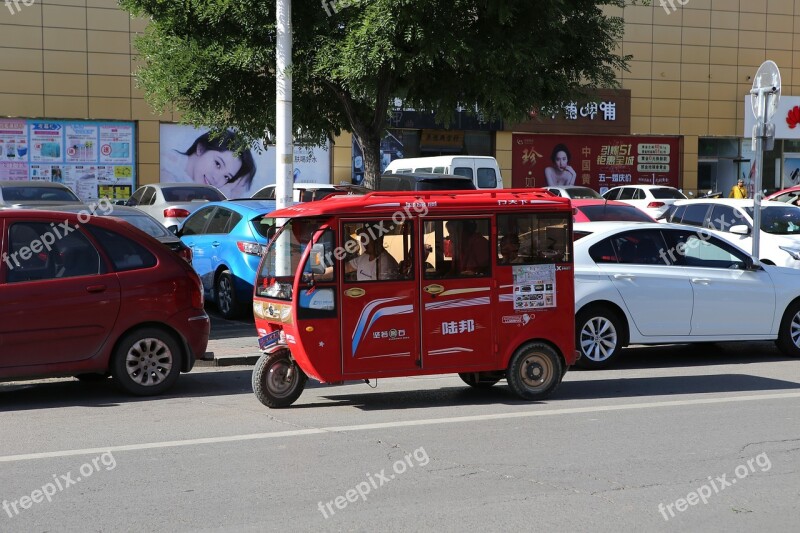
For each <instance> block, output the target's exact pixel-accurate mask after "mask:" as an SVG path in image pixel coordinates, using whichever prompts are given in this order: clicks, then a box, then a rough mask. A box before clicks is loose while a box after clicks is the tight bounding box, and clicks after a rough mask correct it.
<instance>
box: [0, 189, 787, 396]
mask: <svg viewBox="0 0 800 533" xmlns="http://www.w3.org/2000/svg"><path fill="white" fill-rule="evenodd" d="M403 177H404V179H406V180H408V183H412V184H420V183H428V182H429V180H434V181H435V180H440V179H444V180H449V179H451V177H449V176H446V175H441V174H437V175H421V174H405V175H403ZM452 179H454V180H465V181H466V182H469V184H470V185H472V183H471V182H470V180H469V179H468V178H464V177H460V176H453V177H452ZM22 183H23V184H25V183H26V182H22ZM195 187H197V188H199V189H202V190H200V191H195V192H194V193H190V189H194V188H195ZM413 187H414V188H417V187H419V185H413ZM65 189H66V190H65ZM207 189H211V190H210V191H207ZM564 189H565V190H563V191H562V190H559V191H551V193H554V192H558V193H559V194H560V195H564V196H567V195H570V194H574V195H575V196H581V195H583V194H585V193H583V192H582V191H580V190H577V191H571V190H566V189H575V188H564ZM655 189H657V187H656V188H653V187H650V188H648V191H650V193H651V194H654V197H655V198H658V195H662V196H665V195H666V193H660V192H658V191H655V192H653V191H654V190H655ZM300 190H301V191H302V190H303V188H300ZM308 190H315V191H316V190H324V187H320V188H309V189H308ZM204 191H205V192H206V193H207V195H206V196H203V194H204ZM214 191H215V189H213V188H210V187H207V186H203V185H199V186H194V185H186V184H182V185H180V186H175V187H173V186H172V185H170V184H160V185H153V186H145V187H143V188H142V189H140V190H138V191H137V194H135V195H134V196H135V197H136V198H137V200H134V202H131V203H137V202H139V201H141V202H142V203H143V204H146V205H145V207H150V208H152V209H157V208H156V207H155V206H158V205H167V204H169V206H168V207H164V208H163V210H162V212H161V220H160V221H159V220H156V219H154V218H153V217H151V216H150V215H148V214H147V213H146V212H145V210H144V209H141V206H139V205H137V207H136V208H134V207H126V206H113V209H110V210H108V211H102V210H99V209H97V208H96V206H95V208H94V212H93V214H95V215H105V216H93V217H88V219H87V218H85V217H83V216H82V214H83V213H85V212H86V210H87V209H89V208H88V207H87V206H85V205H83V204H81V203H79V202H80V201H79V200H77V197H75V195H74V194H73V193H72V192H71V191H70V190H69V189H68V188H66V187H64V186H62V185H60V184H35V185H32V184H30V183H27V184H25V185H20V182H0V194H2V199H3V201H2V203H0V256H2V257H3V258H4V259H3V261H2V262H0V299H2V301H3V302H4V304H5V305H4V306H2V308H0V345H2V346H3V354H4V357H3V358H2V360H0V379H11V378H18V377H30V376H65V375H66V376H69V375H72V376H76V377H78V378H79V379H82V380H90V379H102V378H105V377H106V376H109V375H111V376H113V378H114V380H115V381H116V382H117V383H118V385H119V386H120V387H121V388H122V389H123V390H125V391H127V392H129V393H132V394H137V395H151V394H159V393H162V392H164V391H166V390H167V389H168V388H169V387H171V386H172V385H173V384H174V383H175V381H176V380H177V379H178V375H179V374H180V372H187V371H189V370H191V368H192V366H193V365H194V361H195V360H196V359H197V358H198V357H201V356H202V355H203V353H204V352H205V349H206V345H207V342H208V336H209V328H210V326H209V319H208V316H207V315H206V313H205V311H204V309H203V306H204V302H205V301H206V298H207V299H208V300H210V301H213V302H215V303H216V304H217V306H218V308H219V310H220V313H221V314H222V316H223V317H226V318H233V317H235V316H237V315H238V314H240V313H241V312H242V311H244V310H245V309H247V308H249V307H250V303H251V300H252V295H253V283H254V280H255V278H256V272H257V266H258V262H259V259H260V257H261V255H262V253H263V250H264V247H265V246H266V244H267V243H268V241H269V239H270V237H271V236H272V234H273V232H274V229H275V228H274V222H273V220H272V219H270V218H269V216H268V215H269V213H271V212H272V211H273V210H274V209H275V202H274V201H271V200H260V199H255V198H251V199H242V200H224V199H220V200H213V201H212V200H211V198H219V196H216V195H215V194H214ZM355 192H356V193H358V192H363V191H361V190H358V191H355ZM139 193H141V194H139ZM326 193H328V194H334V195H341V194H353V193H354V191H352V190H348V189H347V188H335V189H334V190H333V191H326ZM192 194H195V196H192ZM197 194H199V196H197ZM617 196H619V195H617ZM170 198H171V199H172V201H173V202H174V203H171V202H170V201H168V199H170ZM311 199H316V198H311ZM664 199H666V200H674V201H671V202H669V206H668V208H667V209H666V211H665V212H664V214H663V215H662V217H661V220H662V223H660V224H659V223H657V222H655V221H654V220H653V218H652V217H650V216H649V215H647V214H646V213H645V210H642V209H641V208H637V207H634V205H632V204H631V203H630V202H625V201H614V200H608V199H605V198H576V199H573V200H572V205H573V219H574V222H575V224H574V236H575V239H576V240H575V243H574V261H575V268H574V270H575V312H576V323H575V335H576V346H577V348H578V349H579V350H580V352H581V355H582V357H581V358H580V360H579V362H578V364H579V365H580V366H582V367H584V368H590V369H594V368H605V367H608V366H610V365H612V364H613V363H614V361H615V360H616V359H617V358H618V356H619V355H620V352H621V349H622V348H623V347H624V346H626V345H628V344H663V343H690V342H717V341H752V340H775V341H776V343H777V345H778V346H779V348H780V349H781V350H782V351H783V352H784V353H786V354H787V355H790V356H793V357H798V356H800V207H797V206H794V205H791V203H790V202H772V201H765V202H763V204H762V205H763V211H762V221H761V247H762V253H761V257H760V261H759V262H760V264H759V262H755V261H753V259H752V258H751V257H750V255H749V253H748V252H749V250H750V247H751V244H752V242H751V241H752V232H753V230H752V228H753V220H752V218H753V201H752V200H727V199H698V200H678V199H672V198H664ZM162 200H163V201H162ZM186 203H188V204H189V207H190V208H191V211H189V209H186V211H189V212H187V213H175V212H172V213H171V214H172V215H176V214H180V215H181V216H168V215H169V214H170V213H168V212H167V211H169V210H177V209H183V207H179V206H180V205H184V206H185V205H186ZM659 208H660V206H659ZM156 214H158V213H156ZM184 215H185V216H184ZM178 219H182V220H181V221H180V222H181V223H180V225H177V224H171V226H172V227H171V229H172V230H173V231H169V230H167V229H166V227H165V224H166V223H169V222H178V221H179V220H178ZM61 223H66V224H67V226H66V227H69V228H73V229H70V230H69V231H64V232H59V231H58V229H57V228H58V227H60V224H61ZM190 265H191V266H190ZM775 265H777V266H775ZM782 267H794V268H782ZM520 290H523V288H520ZM42 302H46V304H45V305H43V304H42ZM654 302H656V303H657V305H654ZM742 302H747V316H748V319H747V320H745V321H742V320H738V319H737V317H736V316H734V315H732V314H731V313H732V310H735V309H737V308H739V307H740V306H741V305H742ZM76 308H78V309H80V312H78V313H76V312H75V309H76ZM53 344H57V345H58V346H59V349H58V350H52V349H51V346H52V345H53ZM6 348H8V349H6ZM9 354H10V355H9Z"/></svg>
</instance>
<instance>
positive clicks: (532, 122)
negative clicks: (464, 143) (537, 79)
mask: <svg viewBox="0 0 800 533" xmlns="http://www.w3.org/2000/svg"><path fill="white" fill-rule="evenodd" d="M529 116H530V119H529V120H527V121H525V122H522V123H519V124H506V125H505V128H504V129H505V131H515V132H531V133H604V134H617V135H627V134H629V133H630V132H631V93H630V91H629V90H625V89H620V90H618V91H614V90H602V91H598V92H597V93H596V94H595V95H594V97H593V98H592V99H587V100H583V101H580V100H569V101H565V102H562V103H561V104H559V105H556V106H546V107H542V108H537V109H533V110H531V112H530V113H529Z"/></svg>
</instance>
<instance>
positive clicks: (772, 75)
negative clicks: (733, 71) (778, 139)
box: [750, 60, 781, 122]
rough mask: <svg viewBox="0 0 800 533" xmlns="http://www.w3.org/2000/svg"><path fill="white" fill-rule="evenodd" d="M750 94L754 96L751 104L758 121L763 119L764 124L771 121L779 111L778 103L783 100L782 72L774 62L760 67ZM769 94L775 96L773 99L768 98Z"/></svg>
mask: <svg viewBox="0 0 800 533" xmlns="http://www.w3.org/2000/svg"><path fill="white" fill-rule="evenodd" d="M750 94H751V95H752V98H750V103H751V104H752V106H753V115H754V116H755V117H756V119H757V120H759V121H760V120H761V119H762V118H763V119H765V120H764V122H769V121H771V120H772V117H773V116H775V112H776V111H777V110H778V101H779V100H780V99H781V71H780V70H779V69H778V65H776V64H775V62H774V61H770V60H768V61H764V62H763V63H762V64H761V66H760V67H758V72H756V76H755V78H753V89H752V90H751V91H750ZM767 94H771V95H773V96H772V98H766V95H767Z"/></svg>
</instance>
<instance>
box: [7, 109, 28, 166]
mask: <svg viewBox="0 0 800 533" xmlns="http://www.w3.org/2000/svg"><path fill="white" fill-rule="evenodd" d="M27 155H28V133H27V126H26V124H25V121H24V120H19V119H10V118H8V119H0V179H4V180H8V179H25V178H27V175H28V172H27V168H25V167H24V166H21V165H20V162H22V163H23V164H24V163H25V162H26V161H27ZM21 169H24V170H25V171H24V172H21ZM20 175H23V176H24V178H20V177H19V176H20Z"/></svg>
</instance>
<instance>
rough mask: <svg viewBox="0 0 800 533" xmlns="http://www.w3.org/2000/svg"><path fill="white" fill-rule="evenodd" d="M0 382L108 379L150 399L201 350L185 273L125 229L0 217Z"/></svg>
mask: <svg viewBox="0 0 800 533" xmlns="http://www.w3.org/2000/svg"><path fill="white" fill-rule="evenodd" d="M0 302H2V305H0V381H3V380H5V381H7V380H9V379H12V378H35V377H50V376H76V377H78V378H80V379H86V380H92V379H98V378H103V377H105V376H107V375H108V374H111V375H112V376H113V377H114V380H115V381H116V382H117V384H118V385H119V386H120V387H121V388H122V389H124V390H125V391H127V392H129V393H131V394H135V395H139V396H148V395H154V394H160V393H162V392H164V391H166V390H167V389H168V388H170V387H171V386H172V385H174V384H175V382H176V380H177V379H178V375H179V374H180V372H188V371H189V370H191V369H192V367H193V366H194V362H195V358H197V357H202V355H203V354H204V353H205V350H206V347H207V345H208V335H209V329H210V324H209V319H208V315H206V313H205V311H203V288H202V285H201V283H200V278H199V277H198V276H197V274H196V273H195V272H194V270H192V267H191V266H190V265H189V264H188V263H187V262H186V261H184V260H183V259H182V258H181V257H179V256H178V255H177V254H175V253H174V252H172V251H171V250H169V249H168V248H167V247H165V246H164V245H162V244H161V243H160V242H158V241H157V240H155V239H154V238H152V237H150V236H149V235H147V234H145V233H143V232H142V231H139V230H138V229H136V228H134V227H133V226H131V225H129V224H128V223H127V222H123V221H121V220H119V219H114V218H108V217H95V216H90V215H88V214H87V213H64V212H53V211H32V210H0Z"/></svg>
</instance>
